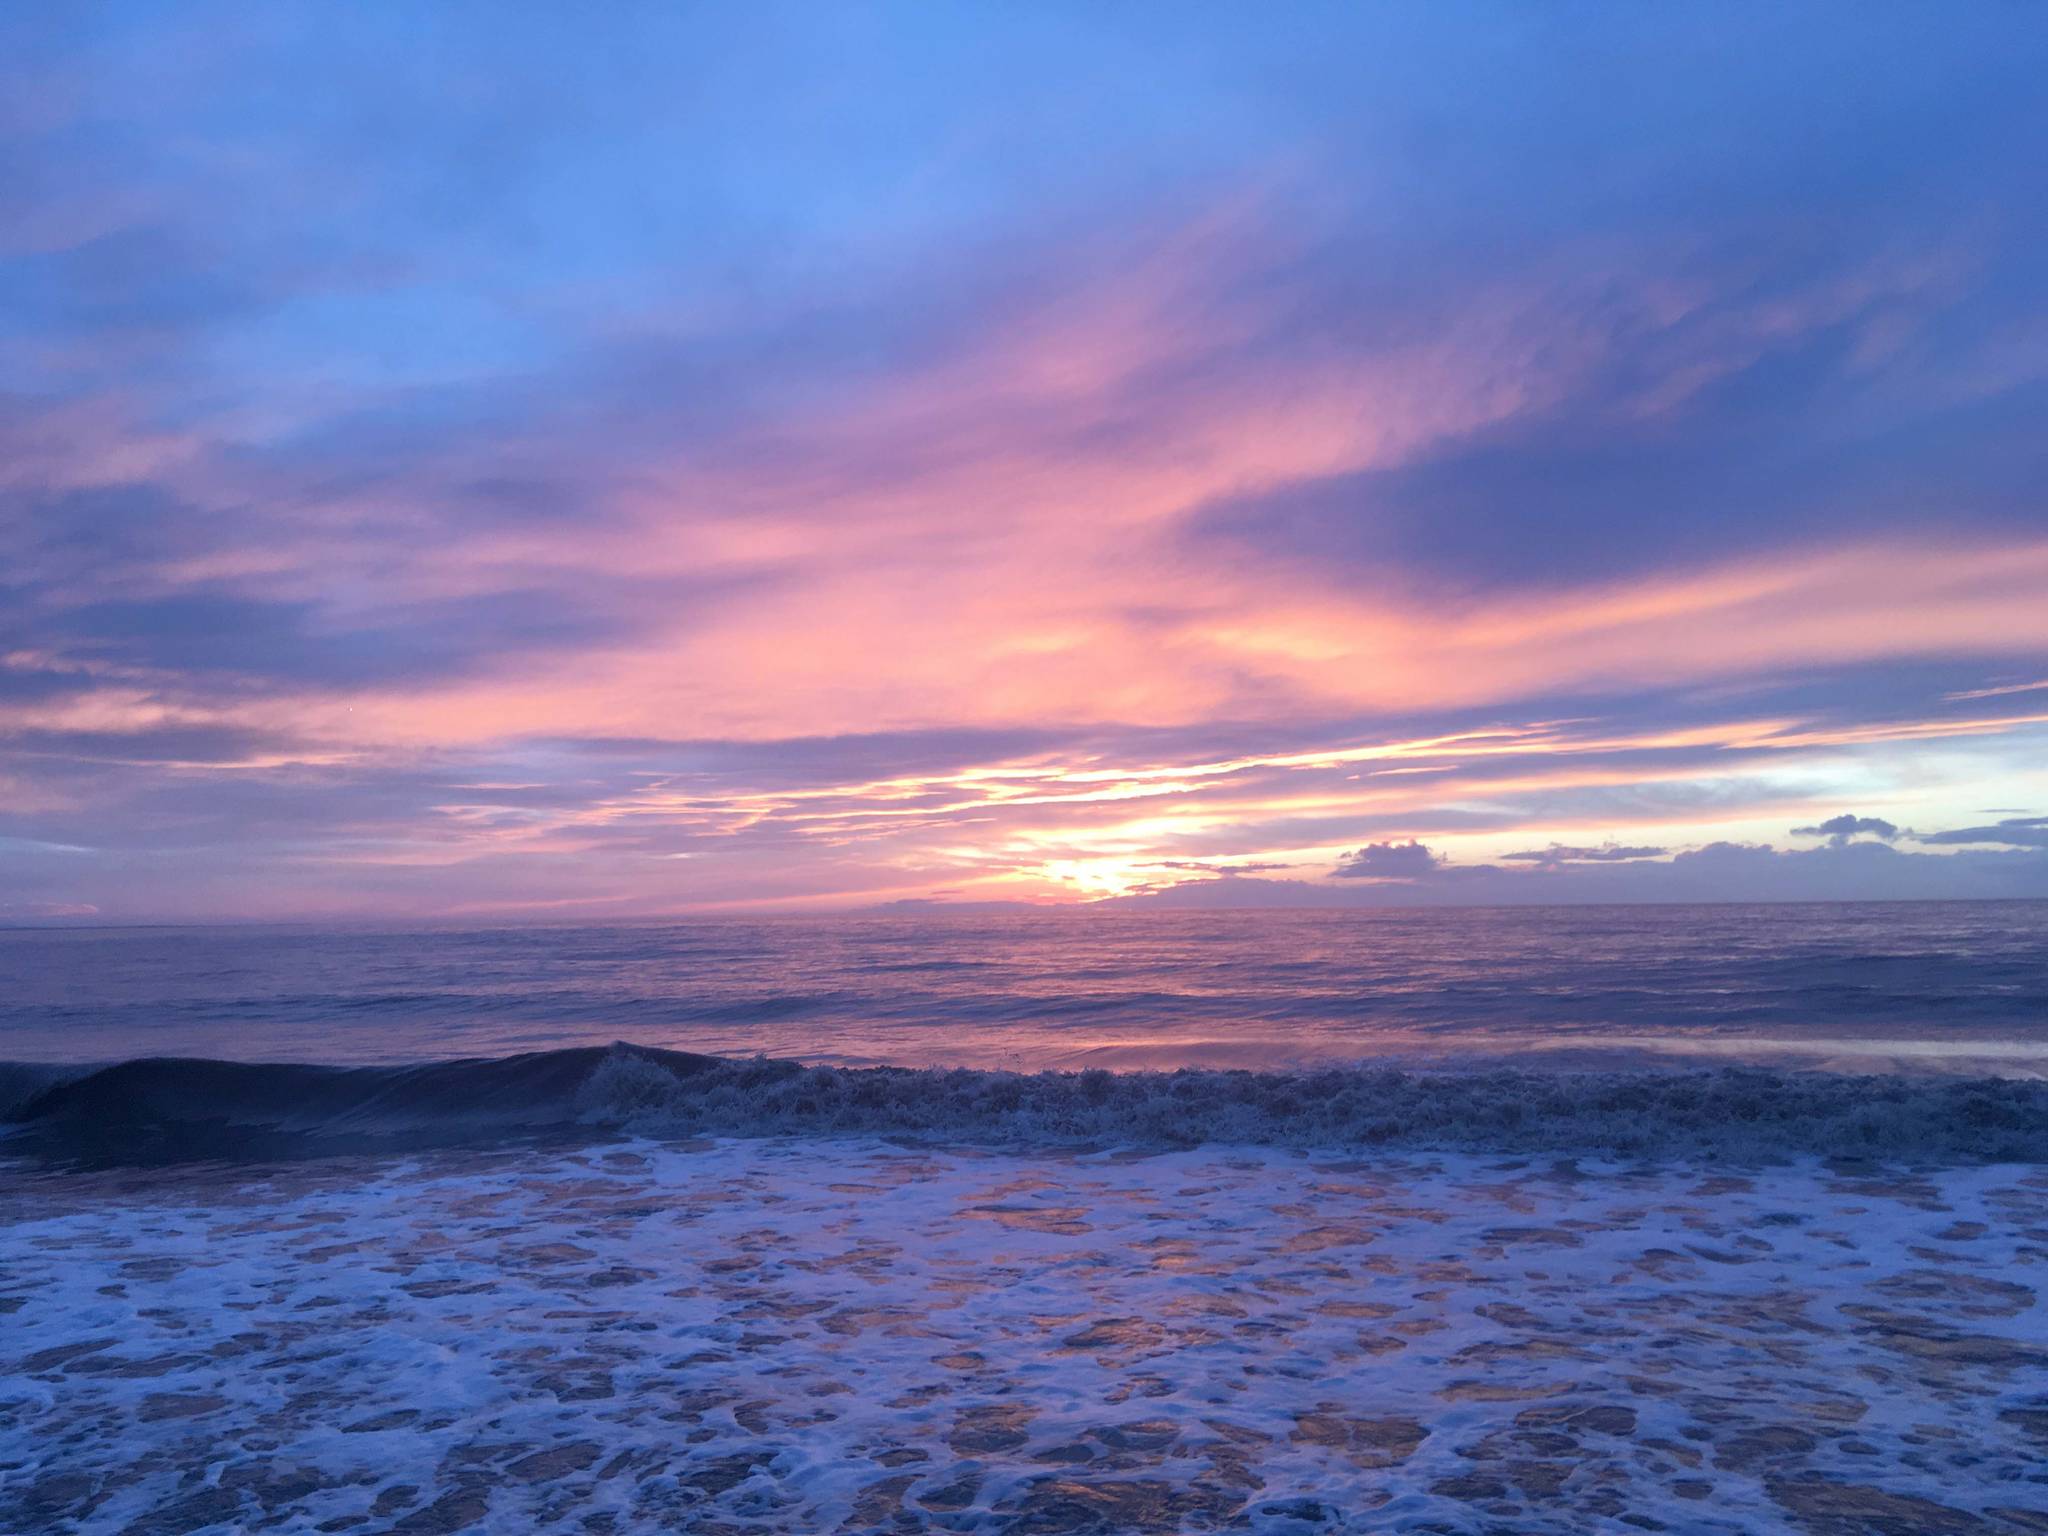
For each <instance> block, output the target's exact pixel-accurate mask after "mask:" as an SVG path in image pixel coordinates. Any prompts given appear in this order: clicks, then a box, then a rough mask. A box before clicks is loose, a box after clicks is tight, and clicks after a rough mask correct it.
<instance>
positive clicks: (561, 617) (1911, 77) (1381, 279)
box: [0, 4, 2048, 920]
mask: <svg viewBox="0 0 2048 1536" xmlns="http://www.w3.org/2000/svg"><path fill="white" fill-rule="evenodd" d="M0 44H4V47H0V58H4V60H5V61H6V62H4V63H0V75H4V81H0V83H4V87H5V89H4V102H5V106H4V107H0V167H4V169H0V465H4V469H0V554H4V556H5V561H4V565H0V919H5V920H38V919H45V918H63V917H78V918H99V919H103V920H127V919H151V920H156V919H169V918H181V917H191V918H236V917H249V916H264V915H303V916H308V917H320V916H362V917H378V916H391V917H433V916H451V915H452V916H483V917H492V916H521V915H537V916H548V915H562V916H585V915H606V914H611V913H617V914H633V913H652V912H668V911H684V910H691V909H696V908H704V907H741V908H746V909H757V910H774V909H778V908H782V907H814V906H845V905H863V904H869V903H874V902H881V901H889V900H898V899H906V898H907V899H938V900H948V899H960V900H990V899H1001V900H1026V901H1073V900H1092V899H1103V898H1121V899H1125V900H1139V901H1168V902H1176V903H1186V902H1200V903H1248V904H1261V903H1273V902H1307V901H1330V902H1391V901H1401V902H1406V901H1439V900H1458V901H1465V900H1487V901H1493V900H1512V901H1520V900H1587V899H1622V900H1660V899H1695V898H1702V897H1712V898H1716V899H1720V898H1728V899H1749V898H1757V897H1768V896H1771V895H1774V894H1791V895H1815V896H1851V895H1869V896H1901V897H1911V896H1958V895H1962V896H1971V895H1981V896H1989V895H2014V894H2032V895H2048V849H2044V848H2043V847H2042V841H2043V840H2042V838H2041V837H2040V836H2039V829H2038V827H2036V826H2035V825H2034V824H2033V821H2032V820H2031V818H2036V817H2038V816H2040V815H2041V814H2043V813H2044V812H2048V774H2044V771H2043V770H2042V769H2041V768H2039V767H2038V766H2037V764H2038V763H2039V762H2040V761H2042V760H2043V754H2042V747H2043V737H2044V727H2048V509H2044V506H2043V490H2044V483H2048V473H2044V470H2048V464H2044V459H2048V448H2044V446H2043V434H2042V433H2041V432H2040V430H2039V425H2038V424H2039V422H2040V421H2041V420H2042V419H2043V411H2044V406H2048V325H2044V322H2043V321H2042V318H2041V317H2042V316H2043V315H2044V314H2048V258H2044V257H2043V255H2042V252H2043V251H2044V249H2048V244H2044V239H2043V236H2044V235H2048V229H2044V227H2043V226H2044V223H2048V185H2044V183H2048V161H2044V159H2043V157H2042V156H2041V155H2039V154H2038V153H2036V152H2034V150H2035V147H2036V146H2038V145H2039V144H2040V143H2042V142H2044V139H2048V131H2044V130H2048V106H2044V103H2043V99H2042V96H2041V93H2040V91H2039V90H2038V81H2039V79H2040V78H2041V76H2042V71H2043V67H2044V65H2048V57H2044V55H2048V28H2043V27H2041V26H2039V25H2038V24H2037V23H2036V22H2035V20H2034V19H2033V17H2032V16H2031V15H2030V14H2029V13H2028V12H2027V11H2026V10H2025V9H2023V8H2018V7H2001V6H1981V7H1969V8H1962V9H1955V8H1945V7H1939V6H1933V5H1928V6H1913V5H1896V6H1885V7H1881V8H1868V7H1851V6H1847V5H1812V6H1802V7H1796V8H1788V7H1765V6H1739V5H1729V6H1716V7H1712V8H1704V7H1703V8H1694V9H1680V8H1676V7H1644V6H1633V5H1579V6H1559V7H1543V8H1535V7H1523V6H1507V5H1499V6H1492V5H1452V6H1423V5H1401V6H1393V5H1386V6H1328V7H1320V6H1310V5H1301V6H1293V7H1289V8H1286V9H1285V10H1283V11H1282V12H1281V13H1279V14H1278V15H1277V16H1275V15H1272V14H1266V15H1263V16H1256V17H1255V16H1254V15H1253V14H1252V13H1251V12H1249V11H1247V10H1245V9H1243V8H1238V7H1203V6H1179V5H1177V6H1171V7H1160V6H1119V7H1114V8H1108V7H1084V6H1033V7H1021V6H1018V7H1011V6H969V7H955V8H948V9H939V8H933V7H929V6H908V5H906V6H863V7H819V6H801V7H775V6H763V7H745V8H735V7H712V6H702V7H682V6H658V7H657V6H647V7H633V6H619V7H607V8H605V9H604V10H602V11H601V12H591V11H589V10H588V9H579V8H572V7H567V6H537V5H533V6H522V5H497V6H488V7H486V6H459V5H453V6H444V7H436V8H432V9H431V10H429V9H424V8H419V7H404V6H396V5H389V6H386V5H367V6H359V7H347V8H344V7H334V6H317V7H298V6H266V7H247V6H235V7H219V8H216V7H209V6H205V5H198V4H180V5H152V6H122V5H114V6H102V7H93V8H89V9H88V8H79V9H76V10H68V11H59V10H58V9H56V8H47V7H30V8H24V9H23V10H21V11H18V12H15V13H13V14H11V15H10V16H9V17H7V18H6V19H5V20H0ZM1845 814H1846V815H1852V816H1856V817H1860V818H1863V819H1864V820H1866V821H1869V822H1875V823H1878V824H1881V825H1882V826H1883V827H1886V828H1889V829H1890V830H1889V831H1888V832H1880V831H1879V830H1877V829H1876V828H1869V829H1865V830H1861V831H1858V832H1856V833H1854V834H1853V835H1851V836H1849V837H1846V838H1840V837H1834V836H1830V835H1827V834H1802V833H1798V832H1796V831H1795V830H1794V829H1796V828H1818V827H1821V826H1823V825H1825V824H1827V823H1829V822H1830V821H1832V820H1833V818H1836V817H1838V816H1841V815H1845ZM1410 849H1415V850H1420V851H1414V852H1410V851H1405V850H1410ZM1375 850H1379V851H1377V852H1375ZM1550 850H1566V851H1571V850H1577V851H1578V852H1580V853H1582V854H1585V855H1586V856H1585V857H1577V858H1573V857H1562V856H1557V855H1554V854H1552V853H1551V852H1550ZM1616 850H1623V851H1631V850H1632V851H1633V852H1628V855H1627V856H1625V857H1624V856H1622V855H1621V854H1618V853H1617V852H1616Z"/></svg>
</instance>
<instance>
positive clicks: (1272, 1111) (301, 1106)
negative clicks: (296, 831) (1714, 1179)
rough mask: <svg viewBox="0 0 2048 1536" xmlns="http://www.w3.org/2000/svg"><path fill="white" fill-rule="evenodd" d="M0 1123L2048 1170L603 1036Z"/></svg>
mask: <svg viewBox="0 0 2048 1536" xmlns="http://www.w3.org/2000/svg"><path fill="white" fill-rule="evenodd" d="M0 1117H4V1119H5V1120H6V1121H7V1122H8V1123H9V1127H10V1135H9V1137H8V1140H9V1141H10V1142H12V1143H13V1144H14V1147H15V1149H16V1150H19V1151H21V1152H25V1153H28V1154H30V1155H33V1156H38V1157H43V1158H49V1159H54V1160H57V1161H69V1162H75V1163H85V1164H93V1165H108V1164H123V1163H140V1162H164V1161H191V1160H195V1159H240V1160H247V1159H252V1158H255V1159H262V1158H283V1157H303V1156H318V1155H332V1154H338V1153H352V1152H379V1151H395V1150H411V1149H420V1148H428V1147H439V1146H459V1145H481V1144H487V1143H491V1142H502V1141H505V1140H507V1139H514V1138H520V1137H534V1136H561V1135H590V1134H593V1133H595V1134H618V1133H625V1134H634V1135H645V1136H655V1137H687V1136H818V1135H828V1136H865V1137H897V1138H920V1139H927V1140H935V1141H943V1142H946V1143H950V1144H975V1145H984V1146H991V1147H1005V1148H1022V1147H1033V1146H1039V1147H1083V1146H1086V1147H1107V1146H1191V1145H1196V1144H1201V1143H1214V1144H1224V1145H1229V1144H1240V1145H1283V1146H1302V1147H1311V1148H1319V1149H1330V1150H1344V1149H1352V1150H1360V1151H1364V1150H1415V1151H1428V1150H1443V1151H1453V1150H1456V1151H1485V1152H1498V1153H1502V1154H1531V1153H1547V1154H1562V1155H1585V1156H1619V1157H1642V1158H1655V1157H1684V1158H1704V1159H1718V1160H1729V1159H1733V1160H1746V1161H1769V1160H1777V1159H1783V1158H1787V1157H1793V1156H1802V1155H1822V1156H1848V1157H1860V1158H1872V1157H1877V1158H1885V1159H1897V1160H1909V1161H1921V1162H1928V1163H1955V1162H2006V1161H2014V1162H2048V1083H2041V1082H2030V1081H2013V1080H2006V1079H1993V1078H1985V1079H1908V1078H1898V1077H1847V1076H1838V1075H1833V1074H1828V1073H1820V1072H1783V1071H1765V1070H1760V1069H1753V1068H1739V1067H1737V1068H1720V1069H1708V1068H1692V1069H1685V1070H1670V1071H1632V1072H1614V1071H1609V1072H1564V1071H1534V1070H1528V1069H1498V1070H1459V1071H1405V1070H1396V1069H1390V1068H1383V1067H1345V1068H1331V1069H1326V1070H1319V1071H1307V1072H1250V1071H1223V1070H1197V1069H1183V1070H1180V1071H1174V1072H1128V1073H1112V1072H1105V1071H1100V1070H1093V1071H1084V1072H1040V1073H1016V1072H998V1071H975V1070H967V1069H931V1068H908V1067H858V1068H846V1067H833V1066H809V1065H805V1064H803V1063H801V1062H796V1061H789V1060H778V1059H769V1058H760V1057H757V1058H753V1059H733V1058H727V1057H717V1056H700V1055H694V1054H689V1053H685V1052H680V1051H663V1050H655V1049H651V1048H648V1047H642V1046H634V1045H627V1044H615V1045H612V1046H610V1047H578V1048H573V1049H566V1050H554V1051H541V1052H533V1053H529V1054H524V1055H518V1056H509V1057H504V1058H501V1059H495V1060H464V1061H446V1062H432V1063H425V1064H419V1065H412V1066H401V1067H325V1066H306V1065H296V1064H251V1063H239V1062H227V1061H205V1060H192V1059H180V1058H153V1059H146V1060H137V1061H128V1062H122V1063H120V1064H118V1065H114V1066H107V1067H100V1068H96V1069H69V1070H68V1071H67V1070H65V1069H53V1068H47V1067H38V1068H22V1067H6V1068H0Z"/></svg>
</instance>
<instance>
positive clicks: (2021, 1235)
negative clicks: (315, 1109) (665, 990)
mask: <svg viewBox="0 0 2048 1536" xmlns="http://www.w3.org/2000/svg"><path fill="white" fill-rule="evenodd" d="M0 1221H4V1226H0V1317H4V1329H5V1335H4V1344H0V1529H7V1530H22V1531H37V1532H41V1531H51V1532H72V1531H95V1532H97V1531H107V1532H126V1531H133V1532H137V1533H143V1532H163V1533H171V1532H194V1531H201V1530H259V1531H260V1530H292V1531H341V1530H357V1531H366V1532H372V1531H399V1532H436V1531H454V1530H464V1529H472V1528H474V1529H479V1530H502V1531H507V1532H514V1531H530V1530H531V1531H562V1532H599V1533H602V1532H608V1531H618V1532H624V1531H630V1530H656V1529H674V1530H689V1531H693V1532H706V1533H718V1532H785V1531H787V1532H813V1531H838V1530H847V1531H902V1532H915V1531H963V1532H965V1531H974V1532H997V1531H1001V1532H1020V1533H1021V1532H1039V1533H1049V1532H1076V1531H1103V1532H1108V1531H1137V1532H1173V1531H1201V1530H1239V1529H1250V1530H1259V1531H1273V1532H1311V1531H1314V1532H1328V1531H1363V1530H1373V1531H1384V1530H1411V1531H1430V1532H1495V1531H1498V1532H1518V1533H1519V1532H1545V1531H1555V1532H1596V1531H1632V1530H1652V1531H1654V1530H1684V1531H1688V1532H1730V1533H1735V1532H1759V1531H1779V1530H1784V1531H1799V1532H1811V1533H1818V1536H1851V1533H1859V1536H1860V1533H1868V1532H1883V1533H1899V1536H1903V1533H1908V1532H1911V1533H1922V1532H1935V1533H1941V1532H1957V1533H1968V1532H1986V1533H1995V1532H2027V1531H2048V1515H2044V1514H2043V1513H2042V1511H2044V1510H2048V1308H2044V1306H2043V1303H2042V1299H2041V1295H2040V1292H2041V1291H2042V1289H2043V1284H2044V1281H2048V1170H2044V1169H2042V1168H2040V1167H2034V1166H2015V1165H2005V1166H1992V1167H1977V1168H1968V1169H1954V1170H1947V1171H1920V1172H1912V1171H1902V1170H1896V1169H1894V1170H1876V1169H1871V1168H1860V1169H1848V1168H1842V1167H1835V1168H1830V1167H1827V1166H1824V1165H1821V1164H1819V1163H1815V1162H1811V1161H1808V1162H1804V1163H1800V1164H1797V1165H1795V1166H1792V1167H1781V1168H1776V1169H1771V1170H1768V1171H1765V1172H1761V1173H1754V1174H1750V1173H1740V1172H1731V1171H1728V1170H1725V1169H1722V1170H1716V1169H1713V1168H1705V1167H1671V1166H1665V1167H1623V1166H1619V1165H1614V1164H1594V1163H1590V1162H1587V1163H1578V1164H1573V1163H1569V1162H1566V1163H1559V1162H1553V1161H1548V1160H1543V1161H1535V1162H1520V1161H1504V1160H1501V1159H1489V1158H1484V1157H1476V1156H1470V1155H1440V1156H1427V1157H1406V1158H1386V1159H1379V1158H1373V1159H1365V1160H1339V1159H1335V1158H1332V1157H1328V1156H1320V1157H1319V1156H1312V1155H1309V1154H1302V1153H1289V1152H1284V1151H1274V1150H1261V1151H1253V1152H1243V1153H1239V1152H1232V1151H1223V1150H1217V1149H1207V1150H1201V1151H1188V1152H1174V1153H1168V1154H1162V1155H1156V1156H1146V1157H1134V1156H1128V1155H1124V1156H1118V1155H1096V1156H1078V1155H1062V1154H1055V1153H1048V1152H1036V1153H1028V1154H1008V1153H991V1152H985V1151H969V1150H945V1151H941V1150H927V1149H909V1148H904V1147H900V1146H892V1145H887V1144H884V1143H879V1142H874V1141H865V1142H843V1141H834V1140H829V1139H789V1140H765V1141H747V1140H733V1141H721V1142H698V1143H689V1144H669V1145H662V1144H654V1143H636V1144H632V1145H630V1146H622V1147H613V1148H610V1149H602V1148H600V1149H584V1150H580V1151H564V1150H557V1151H552V1152H542V1151H521V1152H511V1151H504V1152H494V1153H482V1152H467V1153H460V1154H456V1153H450V1154H446V1155H436V1156H431V1157H423V1158H413V1159H408V1160H382V1161H373V1160H334V1161H328V1162H319V1163H307V1164H300V1165H294V1166H290V1167H283V1168H278V1169H272V1170H267V1171H266V1170H252V1169H247V1168H243V1169H226V1168H211V1169H183V1170H175V1169H173V1170H158V1171H154V1172H146V1173H137V1172H128V1173H97V1174H81V1173H70V1174H61V1175H60V1174H47V1173H35V1172H28V1171H20V1170H17V1171H15V1172H12V1173H4V1174H0Z"/></svg>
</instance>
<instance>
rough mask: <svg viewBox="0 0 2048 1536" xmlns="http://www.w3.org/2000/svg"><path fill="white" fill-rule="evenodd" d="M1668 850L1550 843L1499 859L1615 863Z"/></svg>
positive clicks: (1510, 860) (1614, 845) (1538, 862)
mask: <svg viewBox="0 0 2048 1536" xmlns="http://www.w3.org/2000/svg"><path fill="white" fill-rule="evenodd" d="M1670 851H1671V850H1670V849H1668V848H1630V847H1624V846H1622V845H1621V844H1618V843H1602V844H1601V845H1600V846H1599V847H1598V848H1571V847H1566V846H1565V845H1564V844H1561V843H1552V844H1551V845H1550V846H1549V847H1548V848H1533V849H1529V850H1527V851H1525V852H1522V853H1504V854H1502V855H1501V860H1502V862H1504V863H1509V864H1615V863H1621V862H1623V861H1626V860H1630V859H1661V858H1663V857H1664V856H1665V855H1666V854H1668V853H1669V852H1670Z"/></svg>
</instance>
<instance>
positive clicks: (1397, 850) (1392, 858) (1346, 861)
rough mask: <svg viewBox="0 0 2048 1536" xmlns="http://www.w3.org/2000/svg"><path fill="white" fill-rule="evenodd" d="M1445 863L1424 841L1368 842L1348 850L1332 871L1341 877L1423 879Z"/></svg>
mask: <svg viewBox="0 0 2048 1536" xmlns="http://www.w3.org/2000/svg"><path fill="white" fill-rule="evenodd" d="M1443 867H1444V865H1443V861H1442V860H1441V859H1439V858H1438V857H1437V856H1436V854H1434V853H1433V852H1431V851H1430V850H1429V849H1428V848H1426V847H1424V846H1423V845H1422V844H1421V843H1413V842H1410V843H1367V844H1366V845H1365V846H1364V847H1363V848H1359V849H1356V850H1354V851H1353V852H1351V853H1347V854H1345V855H1344V857H1343V858H1342V859H1341V860H1339V861H1338V863H1337V867H1336V868H1335V869H1333V870H1331V871H1330V873H1331V874H1332V875H1334V876H1336V877H1337V878H1338V879H1339V880H1423V879H1427V878H1428V877H1429V876H1431V875H1435V874H1439V873H1441V872H1442V870H1443Z"/></svg>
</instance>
